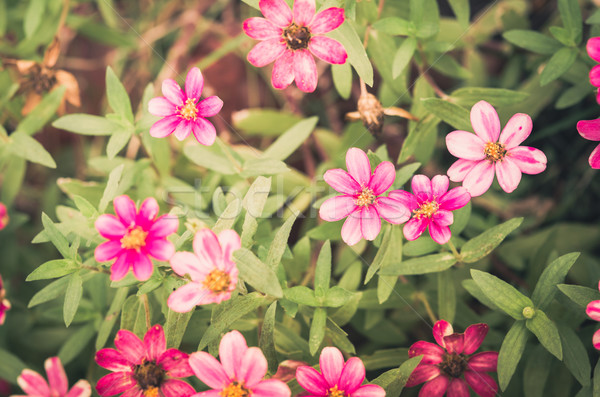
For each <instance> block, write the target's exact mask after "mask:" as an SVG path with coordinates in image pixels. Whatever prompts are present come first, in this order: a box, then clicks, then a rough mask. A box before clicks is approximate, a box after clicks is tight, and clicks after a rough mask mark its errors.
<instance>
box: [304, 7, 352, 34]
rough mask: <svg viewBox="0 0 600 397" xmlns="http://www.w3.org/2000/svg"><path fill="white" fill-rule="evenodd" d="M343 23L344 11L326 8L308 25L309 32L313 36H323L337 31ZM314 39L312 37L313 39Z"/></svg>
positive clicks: (336, 8)
mask: <svg viewBox="0 0 600 397" xmlns="http://www.w3.org/2000/svg"><path fill="white" fill-rule="evenodd" d="M343 23H344V9H343V8H338V7H331V8H327V9H325V10H323V11H321V12H319V13H318V14H317V15H315V17H314V19H313V20H312V22H311V24H310V32H311V33H312V34H313V35H315V34H323V33H327V32H331V31H332V30H334V29H337V28H338V27H340V26H341V24H343ZM313 38H314V37H313Z"/></svg>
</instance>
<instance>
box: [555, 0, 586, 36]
mask: <svg viewBox="0 0 600 397" xmlns="http://www.w3.org/2000/svg"><path fill="white" fill-rule="evenodd" d="M558 11H559V12H560V16H561V18H562V20H563V24H564V25H565V28H566V29H567V31H568V32H569V34H570V36H571V39H572V40H573V42H574V44H575V45H578V44H579V43H580V42H581V35H582V31H583V27H582V23H583V21H582V18H581V9H580V8H579V3H578V2H577V0H558Z"/></svg>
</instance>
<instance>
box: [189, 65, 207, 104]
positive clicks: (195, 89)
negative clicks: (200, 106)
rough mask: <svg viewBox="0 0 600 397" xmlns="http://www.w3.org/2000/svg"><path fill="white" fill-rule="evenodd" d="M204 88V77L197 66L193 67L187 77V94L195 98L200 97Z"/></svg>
mask: <svg viewBox="0 0 600 397" xmlns="http://www.w3.org/2000/svg"><path fill="white" fill-rule="evenodd" d="M203 88H204V77H202V72H201V71H200V69H198V68H197V67H193V68H191V69H190V71H189V72H188V74H187V76H186V77H185V95H186V97H187V98H191V99H194V100H196V101H197V100H198V99H200V95H202V89H203Z"/></svg>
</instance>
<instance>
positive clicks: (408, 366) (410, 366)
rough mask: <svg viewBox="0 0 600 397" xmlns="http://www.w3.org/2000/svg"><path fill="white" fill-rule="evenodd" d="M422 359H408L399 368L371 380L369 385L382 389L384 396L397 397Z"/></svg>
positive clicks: (419, 357)
mask: <svg viewBox="0 0 600 397" xmlns="http://www.w3.org/2000/svg"><path fill="white" fill-rule="evenodd" d="M405 354H406V353H405ZM422 359H423V356H417V357H412V358H409V359H408V360H406V361H404V362H403V363H402V365H400V367H399V368H395V369H392V370H389V371H387V372H385V373H383V374H382V375H380V376H379V377H377V378H376V379H373V381H372V382H371V383H373V384H375V385H379V386H381V387H383V388H384V389H385V393H386V394H385V395H386V396H388V397H399V396H400V394H401V393H402V390H403V389H404V386H406V382H408V378H410V375H411V374H412V373H413V372H414V370H415V368H417V366H418V365H419V363H420V362H421V360H422Z"/></svg>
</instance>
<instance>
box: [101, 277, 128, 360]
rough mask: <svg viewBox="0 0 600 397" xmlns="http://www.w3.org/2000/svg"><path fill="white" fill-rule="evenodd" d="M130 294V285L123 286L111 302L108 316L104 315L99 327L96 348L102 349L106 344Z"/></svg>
mask: <svg viewBox="0 0 600 397" xmlns="http://www.w3.org/2000/svg"><path fill="white" fill-rule="evenodd" d="M128 294H129V287H122V288H119V289H118V290H117V292H116V293H115V296H114V298H113V300H112V302H111V303H110V307H109V308H108V311H107V312H106V316H105V317H104V321H102V323H101V324H100V328H99V329H98V336H97V337H96V350H100V349H102V348H103V347H104V345H106V341H107V340H108V337H109V336H110V333H111V332H112V329H113V328H114V326H115V323H116V322H117V319H118V318H119V313H121V308H122V307H123V303H124V302H125V299H127V295H128Z"/></svg>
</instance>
